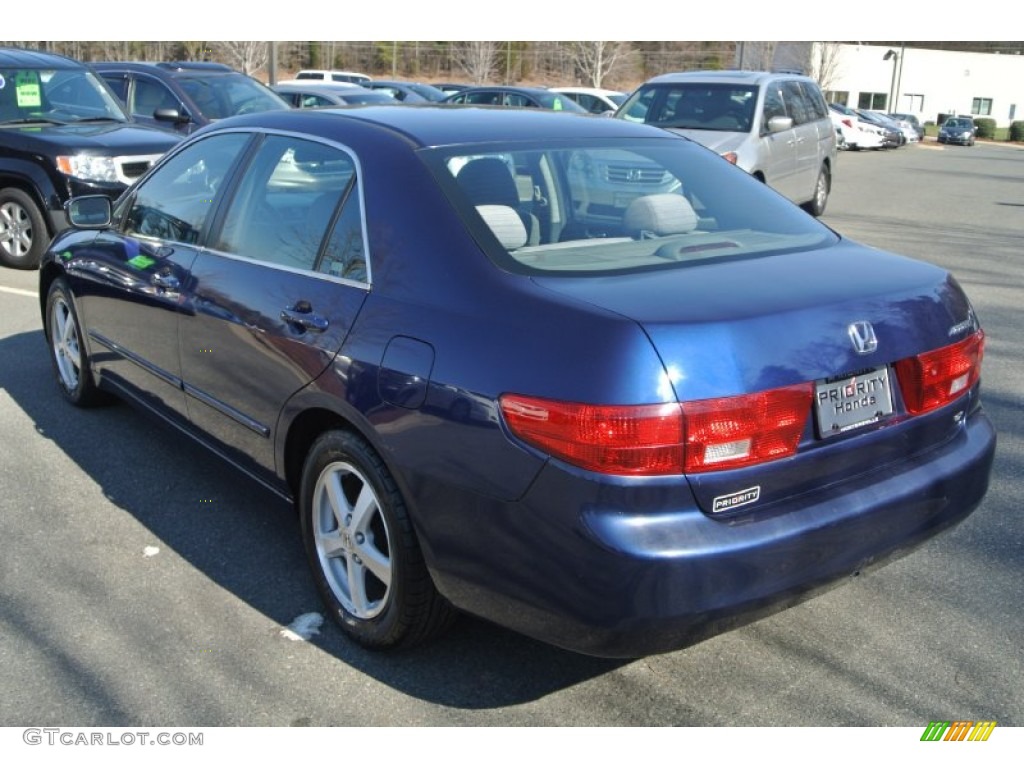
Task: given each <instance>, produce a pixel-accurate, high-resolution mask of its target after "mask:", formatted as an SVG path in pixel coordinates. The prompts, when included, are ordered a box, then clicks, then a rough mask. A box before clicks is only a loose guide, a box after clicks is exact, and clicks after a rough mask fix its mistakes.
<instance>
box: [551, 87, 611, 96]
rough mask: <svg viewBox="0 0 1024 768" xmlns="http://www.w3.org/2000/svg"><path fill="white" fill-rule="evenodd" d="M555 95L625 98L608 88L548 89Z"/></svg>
mask: <svg viewBox="0 0 1024 768" xmlns="http://www.w3.org/2000/svg"><path fill="white" fill-rule="evenodd" d="M548 90H549V91H554V92H555V93H589V94H591V95H592V96H625V95H626V94H625V93H623V92H622V91H613V90H609V89H608V88H590V87H588V86H584V85H556V86H553V87H551V88H549V89H548Z"/></svg>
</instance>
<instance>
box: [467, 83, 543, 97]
mask: <svg viewBox="0 0 1024 768" xmlns="http://www.w3.org/2000/svg"><path fill="white" fill-rule="evenodd" d="M466 91H509V92H511V93H526V94H530V95H531V96H536V95H538V94H546V93H551V91H549V90H548V89H547V88H540V87H537V86H532V85H472V86H470V87H468V88H465V89H464V90H462V91H460V93H465V92H466Z"/></svg>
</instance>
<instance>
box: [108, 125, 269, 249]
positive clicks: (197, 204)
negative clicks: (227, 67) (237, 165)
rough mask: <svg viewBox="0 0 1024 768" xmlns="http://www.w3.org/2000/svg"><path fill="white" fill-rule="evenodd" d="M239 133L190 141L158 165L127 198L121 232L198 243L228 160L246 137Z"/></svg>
mask: <svg viewBox="0 0 1024 768" xmlns="http://www.w3.org/2000/svg"><path fill="white" fill-rule="evenodd" d="M248 140H249V136H248V135H247V134H243V133H229V134H223V135H220V136H212V137H210V138H208V139H204V140H202V141H198V142H196V143H195V144H191V145H190V146H188V147H186V148H185V149H184V150H182V151H181V152H179V153H177V154H176V155H174V156H173V157H171V158H170V159H169V160H168V161H167V162H165V163H164V164H163V165H161V166H160V168H159V169H157V170H156V171H155V172H154V173H153V175H152V176H150V177H149V178H148V179H146V181H145V182H143V183H142V185H141V186H140V187H139V188H138V190H136V192H135V193H134V194H133V195H132V196H131V197H130V198H127V199H126V202H125V203H124V205H125V206H127V210H124V211H122V210H119V211H118V218H119V219H120V218H121V217H122V216H123V225H122V230H123V232H124V233H125V234H129V235H139V236H141V237H152V238H157V239H159V240H168V241H174V242H180V243H188V244H196V243H198V242H199V240H200V237H201V235H202V233H203V231H204V227H205V226H206V224H207V223H208V222H209V220H210V215H211V212H212V211H213V208H214V205H215V203H216V201H217V200H218V199H219V198H218V193H219V192H220V191H221V189H222V184H223V182H224V180H225V178H226V177H227V174H228V172H229V171H230V170H231V167H232V165H233V164H234V162H235V160H236V159H237V157H238V155H239V154H240V152H241V151H242V148H243V147H244V146H245V144H246V142H248Z"/></svg>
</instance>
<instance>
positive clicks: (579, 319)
mask: <svg viewBox="0 0 1024 768" xmlns="http://www.w3.org/2000/svg"><path fill="white" fill-rule="evenodd" d="M68 208H69V217H70V220H71V221H72V222H73V224H74V225H75V228H74V229H72V230H70V231H67V232H65V233H64V234H62V235H60V236H58V237H57V238H56V239H55V240H54V242H53V243H52V244H51V246H50V248H49V251H48V253H47V254H46V257H45V259H44V262H43V265H42V268H41V270H40V297H41V311H42V317H43V321H44V325H45V336H46V341H47V346H48V349H49V350H50V353H51V357H52V361H53V370H54V374H55V380H56V382H57V384H58V385H59V391H60V392H61V393H62V395H63V396H64V398H66V399H67V400H68V401H70V403H72V404H73V405H76V406H88V405H92V404H95V403H97V402H99V401H101V400H103V399H104V398H105V397H109V396H110V395H116V396H117V397H119V398H122V399H125V400H128V401H131V402H132V403H134V404H136V405H138V406H140V407H142V408H144V409H146V410H148V411H151V412H153V413H155V414H158V415H159V416H160V417H162V418H163V419H165V420H166V421H167V422H170V423H171V424H172V425H174V426H176V427H177V428H179V429H180V430H183V431H184V432H186V433H188V434H190V435H191V436H192V437H194V438H195V439H196V440H197V441H198V442H199V443H201V444H203V445H205V446H207V447H208V448H209V449H210V450H212V451H213V452H215V453H217V454H218V455H220V456H221V457H222V458H223V459H225V460H227V461H228V462H230V463H231V464H233V465H235V466H236V467H238V468H239V469H240V470H242V471H243V472H245V473H247V474H248V475H249V476H251V477H252V478H253V479H254V480H256V481H258V482H260V483H263V484H264V485H266V486H267V487H269V488H271V489H273V490H274V491H275V492H276V493H278V494H280V495H281V496H282V497H284V498H286V499H288V500H291V501H293V502H294V504H295V506H296V508H297V510H298V513H299V524H300V526H301V530H302V537H303V541H304V546H305V550H306V554H307V557H308V560H309V563H310V565H311V567H312V570H313V573H314V575H315V582H316V585H317V588H318V590H319V592H320V594H321V596H322V598H323V601H324V603H325V605H326V607H327V609H328V612H329V613H330V615H331V616H332V617H333V618H334V619H335V620H337V622H338V623H339V624H340V626H341V627H342V628H343V629H344V631H345V632H347V633H348V634H349V635H351V637H352V638H354V639H355V640H356V641H357V642H359V643H361V644H363V645H365V646H368V647H372V648H389V647H400V646H405V647H407V646H410V645H413V644H416V643H420V642H423V641H425V640H427V639H429V638H431V637H433V636H435V635H437V634H438V633H439V632H441V631H442V630H443V629H444V628H445V627H447V626H448V625H449V624H450V622H451V620H452V619H453V617H454V616H456V615H457V614H458V612H459V611H465V612H468V613H471V614H475V615H477V616H481V617H484V618H485V619H488V620H491V621H493V622H496V623H498V624H501V625H504V626H506V627H510V628H512V629H514V630H516V631H518V632H522V633H525V634H527V635H530V636H532V637H535V638H539V639H541V640H543V641H546V642H549V643H553V644H555V645H558V646H562V647H564V648H568V649H572V650H575V651H578V652H582V653H588V654H593V655H600V656H626V657H628V656H638V655H644V654H650V653H659V652H665V651H669V650H672V649H677V648H682V647H685V646H686V645H688V644H691V643H693V642H695V641H697V640H699V639H701V638H704V637H707V636H709V635H711V634H714V633H716V632H720V631H723V630H724V629H727V628H730V627H732V626H736V625H738V624H740V623H743V622H746V621H750V620H751V619H753V618H756V617H758V616H761V615H764V614H766V613H767V612H769V611H772V610H776V609H778V608H780V607H782V606H785V605H791V604H793V603H794V602H795V601H796V600H798V599H799V598H802V597H805V596H807V595H810V594H812V593H813V592H815V591H818V590H820V589H822V588H824V587H826V586H828V585H833V584H836V583H839V582H841V581H842V580H843V579H845V578H846V577H849V576H851V575H854V574H857V573H859V572H861V571H863V570H864V569H865V568H867V567H869V566H872V565H875V564H878V563H881V562H883V561H885V560H887V559H891V558H892V557H894V556H896V555H899V554H903V553H906V552H907V551H909V550H910V549H912V548H913V547H914V546H916V545H919V544H921V543H922V542H924V541H926V540H928V539H929V538H930V537H932V536H934V535H935V534H937V533H939V532H941V531H943V530H945V529H947V528H950V527H951V526H953V525H955V524H956V523H958V522H960V521H962V520H963V519H964V518H965V517H967V516H968V515H969V514H970V513H971V512H972V510H974V509H975V508H976V507H977V506H978V504H979V503H980V502H981V500H982V498H983V497H984V495H985V492H986V489H987V486H988V481H989V473H990V469H991V465H992V459H993V453H994V449H995V433H994V431H993V428H992V426H991V424H990V422H989V421H988V419H987V418H986V416H985V414H984V412H983V409H982V405H981V400H980V394H979V379H980V368H981V361H982V352H983V347H984V333H983V331H982V329H981V326H980V324H979V321H978V318H977V317H976V315H975V313H974V311H973V310H972V307H971V304H970V302H969V301H968V299H967V297H966V296H965V294H964V292H963V291H962V290H961V288H960V286H959V285H958V284H957V282H956V280H955V279H954V278H953V277H952V276H951V275H950V274H948V273H947V272H946V271H944V270H942V269H940V268H939V267H936V266H933V265H931V264H927V263H922V262H919V261H913V260H910V259H907V258H903V257H900V256H896V255H892V254H888V253H884V252H881V251H879V250H875V249H871V248H866V247H863V246H860V245H858V244H856V243H853V242H850V241H848V240H846V239H845V238H843V237H841V236H840V235H838V234H836V233H835V232H833V231H831V230H830V229H828V228H827V227H825V226H823V225H822V224H820V223H819V222H817V221H815V220H814V219H813V218H812V217H810V216H808V215H806V214H805V213H803V212H802V211H801V210H800V209H799V208H797V207H796V206H795V205H792V204H791V203H790V202H788V201H787V200H785V199H784V198H782V197H781V196H779V195H778V194H777V193H775V192H774V191H772V190H771V189H769V188H767V187H765V186H764V185H763V184H761V183H759V182H757V181H756V180H754V179H751V178H750V177H749V176H748V175H747V174H745V173H744V172H742V171H741V170H739V169H737V168H735V167H734V166H732V165H730V164H729V163H726V162H723V161H722V159H721V158H720V157H718V156H717V155H715V154H714V153H712V152H710V151H708V150H706V149H704V148H703V147H701V146H699V145H697V144H694V143H691V142H690V141H688V140H687V139H684V138H681V137H678V136H674V135H670V134H668V133H665V132H663V131H661V130H660V129H658V128H655V127H651V126H645V125H634V124H631V123H629V122H626V121H618V120H606V119H602V118H596V117H588V116H582V115H572V114H563V113H558V112H550V111H537V110H509V109H495V110H491V109H487V108H478V107H477V108H472V107H471V108H459V107H437V106H428V107H422V108H419V107H387V106H367V107H355V108H350V109H344V110H340V109H339V110H330V109H329V110H304V111H294V112H269V113H263V114H257V115H248V116H242V117H237V118H231V119H227V120H224V121H221V122H219V123H217V124H216V126H210V127H209V128H206V129H204V130H202V131H199V132H198V133H196V134H195V135H194V136H193V137H191V138H190V139H188V140H186V141H185V142H184V143H182V144H180V145H178V146H177V147H176V148H175V149H174V150H172V151H171V152H170V153H169V154H168V155H167V156H165V158H164V159H162V160H161V162H160V163H159V164H158V165H156V166H155V167H154V168H153V169H152V170H151V171H150V172H149V173H148V174H147V175H146V176H144V177H143V178H142V179H141V180H140V181H139V182H137V183H136V184H135V185H134V186H133V187H131V188H130V189H129V190H128V191H127V192H126V193H125V194H124V195H123V196H122V197H121V198H120V199H119V200H118V201H117V202H116V203H115V204H111V203H110V202H109V201H107V200H106V199H105V198H89V197H85V198H78V199H75V200H73V201H72V202H71V203H70V204H69V206H68Z"/></svg>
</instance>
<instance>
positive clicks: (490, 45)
mask: <svg viewBox="0 0 1024 768" xmlns="http://www.w3.org/2000/svg"><path fill="white" fill-rule="evenodd" d="M0 44H2V45H15V46H21V47H28V48H36V49H40V50H46V51H50V52H53V53H60V54H63V55H65V56H70V57H72V58H75V59H79V60H81V61H109V60H114V61H182V60H184V61H216V62H221V63H224V64H227V65H228V66H230V67H232V68H234V69H238V70H240V71H243V72H246V73H248V74H252V75H255V76H257V77H263V78H265V77H266V75H267V67H268V66H269V62H270V44H269V43H266V42H263V41H182V42H166V41H155V42H153V41H148V42H147V41H136V40H117V41H94V42H83V41H63V42H61V41H50V42H35V43H31V42H29V43H26V42H15V43H0ZM747 45H750V44H749V43H748V44H747ZM736 51H737V43H736V42H728V41H727V42H721V41H719V42H697V41H686V42H679V41H666V42H635V43H634V42H622V41H612V42H608V41H592V42H582V41H570V42H565V41H563V42H535V41H532V42H523V41H501V42H480V41H468V42H466V41H463V42H459V41H442V42H423V41H418V42H417V41H414V42H409V41H384V42H379V41H378V42H367V41H305V42H295V41H287V42H278V43H276V54H277V57H276V61H277V70H278V75H279V77H283V76H288V75H290V74H291V73H294V72H295V71H297V70H299V69H348V70H355V71H359V72H365V73H367V74H369V75H371V76H373V77H378V78H385V77H397V78H403V79H418V80H454V81H467V82H468V81H471V82H479V83H538V84H545V85H556V84H559V85H566V84H574V85H575V84H578V85H588V86H598V87H607V88H627V87H632V86H634V85H636V84H637V83H640V82H642V81H643V80H645V79H647V78H648V77H652V76H653V75H657V74H661V73H663V72H674V71H683V70H693V69H728V68H731V67H734V66H735V65H736V61H737V59H736ZM747 66H748V67H749V66H750V63H749V62H748V63H747Z"/></svg>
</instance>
